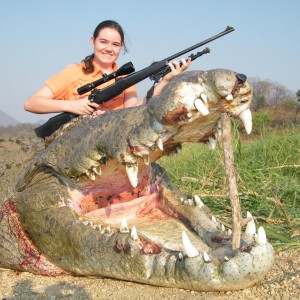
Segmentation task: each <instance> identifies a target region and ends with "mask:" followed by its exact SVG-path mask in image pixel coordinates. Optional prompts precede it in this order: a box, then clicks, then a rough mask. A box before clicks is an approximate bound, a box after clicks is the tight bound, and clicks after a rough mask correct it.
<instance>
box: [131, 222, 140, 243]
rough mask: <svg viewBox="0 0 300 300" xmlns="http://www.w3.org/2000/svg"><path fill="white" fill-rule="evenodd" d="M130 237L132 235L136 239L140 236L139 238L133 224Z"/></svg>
mask: <svg viewBox="0 0 300 300" xmlns="http://www.w3.org/2000/svg"><path fill="white" fill-rule="evenodd" d="M130 237H131V238H132V239H133V240H134V241H136V240H138V238H139V236H138V234H137V231H136V228H135V226H133V227H132V228H131V232H130Z"/></svg>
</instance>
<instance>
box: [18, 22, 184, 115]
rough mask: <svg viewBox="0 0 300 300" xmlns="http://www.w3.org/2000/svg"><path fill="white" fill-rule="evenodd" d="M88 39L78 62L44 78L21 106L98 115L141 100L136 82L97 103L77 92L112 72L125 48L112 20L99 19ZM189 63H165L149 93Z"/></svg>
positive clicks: (38, 110) (27, 108)
mask: <svg viewBox="0 0 300 300" xmlns="http://www.w3.org/2000/svg"><path fill="white" fill-rule="evenodd" d="M90 43H91V45H92V47H93V49H94V52H93V53H92V54H91V55H88V56H87V57H86V58H85V59H84V60H83V61H82V62H80V63H78V64H73V65H70V66H68V67H67V68H65V69H64V70H62V71H61V72H59V73H58V74H56V75H54V76H53V77H51V78H50V79H48V80H47V81H46V82H45V85H44V86H43V87H42V88H40V89H39V90H38V91H36V92H35V93H34V94H33V95H32V96H31V97H29V99H28V100H27V101H26V102H25V105H24V108H25V110H27V111H30V112H33V113H57V112H70V113H74V114H76V115H100V114H103V113H104V112H105V111H107V110H116V109H122V108H126V107H132V106H138V105H141V104H143V103H144V100H139V99H138V98H137V92H136V86H132V87H129V88H128V89H126V90H124V91H123V92H122V93H121V94H120V95H118V96H116V97H115V98H113V99H111V100H109V101H107V102H105V103H103V105H101V106H99V105H98V104H96V103H94V102H91V101H89V99H88V94H87V92H86V93H85V94H82V95H79V93H78V91H77V89H78V88H79V87H81V86H83V85H85V84H88V83H90V82H93V81H95V80H96V79H98V78H99V77H100V78H101V77H103V76H104V75H105V74H110V73H112V72H115V71H116V70H117V69H118V66H117V64H116V61H117V59H118V58H119V54H120V52H121V50H122V48H123V50H124V51H125V52H127V48H126V45H125V40H124V31H123V29H122V27H121V26H120V25H119V24H118V23H117V22H116V21H113V20H106V21H103V22H101V23H99V24H98V25H97V27H96V29H95V30H94V33H93V36H92V37H91V39H90ZM189 64H190V61H188V62H185V61H183V62H182V66H180V65H179V63H178V62H172V63H168V65H169V66H170V68H171V71H172V72H171V73H169V74H168V75H166V76H165V77H164V78H163V79H162V80H161V81H160V82H159V83H158V84H157V85H156V87H155V89H154V94H153V95H154V96H155V95H158V94H160V91H161V90H162V88H163V87H164V86H165V85H166V84H167V83H168V82H169V81H170V80H171V79H172V78H173V77H175V76H177V75H178V74H180V73H181V72H183V71H184V70H185V69H187V68H188V66H189ZM112 83H113V80H110V81H108V82H105V83H104V84H103V85H102V86H101V87H102V88H103V87H106V86H108V85H111V84H112ZM53 100H57V101H53ZM65 100H68V101H65Z"/></svg>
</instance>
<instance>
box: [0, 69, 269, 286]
mask: <svg viewBox="0 0 300 300" xmlns="http://www.w3.org/2000/svg"><path fill="white" fill-rule="evenodd" d="M251 99H252V92H251V88H250V86H249V84H248V82H247V80H246V76H245V75H243V74H238V73H236V72H233V71H229V70H223V69H217V70H211V71H205V72H203V71H191V72H185V73H183V74H182V75H180V76H178V77H177V78H176V79H174V80H173V81H172V82H171V83H170V84H169V85H168V86H167V87H166V88H165V89H164V90H163V92H162V93H161V95H160V96H158V97H154V98H153V99H151V100H150V101H149V103H148V104H147V105H145V106H140V107H133V108H128V109H123V110H117V111H109V112H107V113H105V114H103V115H101V116H98V117H94V118H92V117H81V118H78V119H76V120H75V121H73V122H71V123H69V124H67V125H66V126H64V128H62V129H61V130H59V131H57V132H56V133H55V134H54V135H53V136H52V137H50V139H49V140H48V144H47V147H46V148H45V149H44V150H43V151H41V152H39V153H38V154H37V155H36V156H35V157H34V158H33V160H32V162H31V163H30V164H29V166H28V167H27V168H26V169H25V171H24V173H23V175H22V176H20V179H19V181H18V183H17V186H16V191H15V193H14V195H13V197H12V198H11V199H9V200H6V201H4V202H3V203H2V210H3V211H6V214H4V217H3V218H2V221H1V227H2V228H7V227H10V228H13V229H12V232H10V233H9V231H8V230H2V234H0V239H1V238H2V245H4V246H2V248H0V253H2V257H4V258H5V259H1V261H0V265H1V266H2V267H8V268H13V269H17V270H25V271H30V272H35V273H40V274H46V275H57V274H63V273H70V274H80V275H92V276H107V277H113V278H118V279H123V280H130V281H137V282H142V283H147V284H153V285H160V286H169V287H180V288H186V289H194V290H203V291H216V290H218V291H222V290H234V289H241V288H245V287H248V286H250V285H253V284H254V283H255V282H257V281H258V280H261V278H263V276H264V275H265V274H266V272H267V271H268V270H269V269H270V267H271V266H272V262H273V248H272V246H271V245H270V244H269V243H268V242H267V240H266V237H265V233H264V231H263V229H260V230H259V231H258V233H256V229H255V224H254V221H253V220H252V219H251V216H250V215H249V216H248V217H249V220H251V221H250V222H249V223H248V225H247V228H246V230H245V232H244V233H243V234H242V236H241V244H240V248H239V249H235V250H232V238H231V230H230V229H229V230H228V228H227V229H226V228H225V226H224V225H223V224H221V222H219V221H218V220H217V218H216V217H215V216H213V214H212V213H211V212H210V210H209V208H208V207H207V206H206V205H204V203H203V202H202V201H201V199H200V198H199V197H198V196H197V195H195V196H194V198H193V199H187V198H186V196H185V195H184V194H183V193H181V192H180V191H179V190H178V189H177V188H176V187H175V186H174V185H173V184H172V183H171V182H170V181H169V179H168V178H167V176H166V172H165V170H164V169H163V168H162V167H160V166H159V165H158V164H157V163H155V161H156V160H158V159H159V158H160V157H162V156H163V155H168V154H170V153H173V152H176V151H177V149H178V147H179V146H180V144H181V143H184V142H193V143H207V144H208V145H209V146H210V147H211V148H214V147H215V144H216V138H217V137H218V135H219V131H220V130H221V126H220V116H221V114H222V113H228V114H230V115H232V116H239V117H240V118H241V119H242V120H243V122H244V124H245V128H246V130H247V132H248V133H250V131H251V126H252V123H251V113H250V110H249V106H250V103H251ZM12 220H14V223H13V224H12ZM20 240H21V241H22V242H20ZM16 243H17V244H19V245H23V246H19V247H18V251H16V249H15V248H16V247H15V245H16ZM24 245H25V246H24ZM4 247H5V248H6V249H9V251H6V252H5V251H4V250H3V248H4ZM3 253H4V254H3ZM12 253H14V255H13V257H14V258H13V259H12V258H11V257H10V259H8V256H9V255H10V256H12ZM0 257H1V256H0ZM29 258H30V259H29ZM24 261H25V262H26V263H24Z"/></svg>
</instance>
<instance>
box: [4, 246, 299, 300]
mask: <svg viewBox="0 0 300 300" xmlns="http://www.w3.org/2000/svg"><path fill="white" fill-rule="evenodd" d="M299 270H300V249H294V250H289V251H280V252H278V253H277V254H276V259H275V263H274V266H273V269H272V270H271V271H270V272H269V273H268V274H267V276H266V277H265V279H264V280H263V281H261V282H260V283H258V284H256V285H255V286H253V287H251V288H248V289H245V290H241V291H234V292H220V293H216V292H214V293H204V292H197V291H188V290H183V289H174V288H161V287H154V286H149V285H143V284H138V283H134V282H126V281H119V280H113V279H107V278H87V277H74V276H62V277H44V276H38V275H33V274H30V273H26V272H24V273H19V274H17V273H15V272H13V271H11V270H5V269H0V299H2V300H3V299H7V300H8V299H14V300H17V299H18V300H19V299H20V300H29V299H30V300H32V299H38V300H40V299H41V300H42V299H49V300H58V299H77V300H80V299H84V300H90V299H91V300H92V299H93V300H94V299H103V300H106V299H110V300H111V299H135V300H138V299H147V300H150V299H153V300H155V299H226V300H231V299H243V300H246V299H251V300H255V299H259V300H262V299H268V300H270V299H278V300H281V299H289V300H298V299H300V271H299Z"/></svg>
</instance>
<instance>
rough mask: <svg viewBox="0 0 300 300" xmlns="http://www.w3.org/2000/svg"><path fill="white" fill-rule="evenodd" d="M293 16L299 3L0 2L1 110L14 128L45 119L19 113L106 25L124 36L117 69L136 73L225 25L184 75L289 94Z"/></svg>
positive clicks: (297, 27) (296, 84)
mask: <svg viewBox="0 0 300 300" xmlns="http://www.w3.org/2000/svg"><path fill="white" fill-rule="evenodd" d="M299 11H300V1H299V0H286V1H283V0H282V1H279V0H251V1H250V0H248V1H246V0H244V1H243V0H226V1H225V0H224V1H222V0H209V1H207V0H205V1H204V0H190V1H180V0H160V1H158V0H151V1H142V0H126V1H124V0H123V1H120V0H112V1H101V0H59V1H58V0H42V1H41V0H40V1H39V0H26V1H24V0H0V36H1V50H0V51H1V52H0V53H1V55H0V68H1V72H0V85H1V86H0V88H1V94H2V95H1V101H0V111H2V112H5V113H7V114H8V115H10V116H11V117H13V118H14V119H16V120H17V121H19V122H37V121H40V120H47V119H48V118H49V117H51V116H52V114H46V115H38V114H33V113H29V112H25V111H24V109H23V103H24V101H25V100H26V99H27V98H28V97H29V96H30V95H31V94H33V93H34V92H35V91H36V90H37V89H39V88H40V87H41V86H42V85H43V84H44V82H45V80H47V79H48V78H49V77H51V76H53V75H54V74H56V73H58V72H59V71H61V70H62V69H64V68H65V67H66V66H67V65H69V64H73V63H78V62H80V61H81V60H82V59H83V58H84V57H85V56H87V55H89V54H91V53H92V48H91V45H90V43H89V39H90V37H91V36H92V34H93V31H94V29H95V27H96V26H97V24H98V23H100V22H101V21H103V20H107V19H112V20H116V21H117V22H119V23H120V24H121V26H122V27H123V29H124V31H125V33H126V35H125V38H126V40H125V41H126V43H127V47H128V48H129V53H126V54H121V55H120V57H119V60H118V65H119V66H121V65H123V64H124V63H127V62H129V61H131V62H132V63H133V65H134V66H135V69H136V71H138V70H140V69H143V68H145V67H147V66H149V65H150V64H151V63H152V62H153V61H160V60H162V59H165V58H167V57H169V56H171V55H172V54H174V53H177V52H180V51H181V50H183V49H186V48H188V47H190V46H192V45H195V44H197V43H199V42H201V41H203V40H206V39H207V38H209V37H211V36H213V35H215V34H217V33H219V32H222V31H224V30H225V28H226V27H227V26H232V27H234V28H235V31H233V32H232V33H229V34H227V35H225V36H224V37H222V38H220V39H218V40H215V41H213V42H211V43H209V44H207V45H205V46H204V47H202V48H198V49H196V50H194V51H192V53H196V52H197V51H200V50H203V48H205V47H209V48H210V50H211V53H209V54H206V55H204V56H202V57H200V58H198V59H197V60H195V61H193V62H192V65H191V67H190V70H209V69H216V68H226V69H230V70H233V71H237V72H239V73H243V74H245V75H247V76H248V77H255V78H259V79H261V80H269V81H272V82H275V83H279V84H281V85H283V86H284V87H286V88H287V89H288V90H290V91H291V92H292V93H293V94H295V93H296V92H297V91H298V90H299V89H300V57H299V56H300V17H299ZM188 54H189V53H187V54H186V55H185V56H183V57H184V58H187V56H188ZM183 57H179V58H178V60H180V59H181V58H183ZM151 85H152V82H151V81H150V79H146V80H144V81H143V82H142V83H139V84H138V85H137V89H138V95H139V97H143V96H144V95H145V94H146V92H147V90H148V89H149V88H150V87H151Z"/></svg>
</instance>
